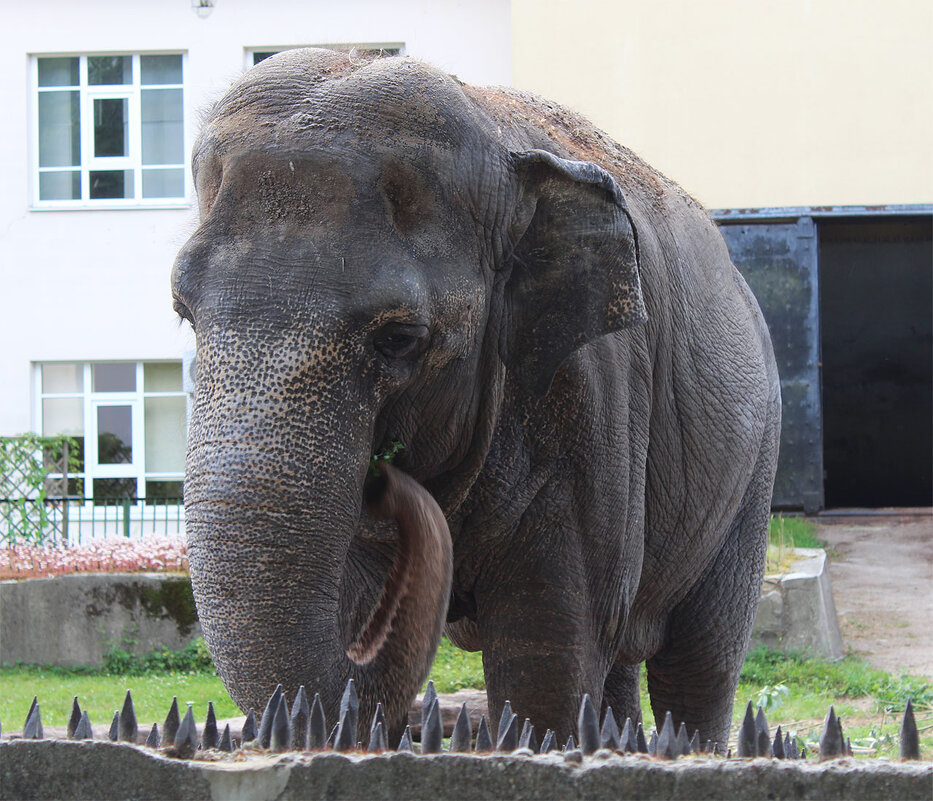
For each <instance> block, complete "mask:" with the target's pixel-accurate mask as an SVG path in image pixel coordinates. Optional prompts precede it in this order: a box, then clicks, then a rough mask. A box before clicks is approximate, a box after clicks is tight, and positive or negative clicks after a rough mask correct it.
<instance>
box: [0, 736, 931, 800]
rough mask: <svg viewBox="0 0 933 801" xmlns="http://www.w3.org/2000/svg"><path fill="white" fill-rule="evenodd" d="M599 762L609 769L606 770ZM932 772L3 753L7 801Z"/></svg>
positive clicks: (493, 789) (792, 781) (362, 793)
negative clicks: (14, 800) (15, 800)
mask: <svg viewBox="0 0 933 801" xmlns="http://www.w3.org/2000/svg"><path fill="white" fill-rule="evenodd" d="M601 757H602V758H601ZM931 788H933V763H929V762H915V763H897V762H889V761H886V760H880V759H879V760H873V761H870V762H869V761H858V760H854V759H841V760H835V761H832V762H824V763H822V764H821V763H815V762H796V761H794V762H785V761H780V760H765V759H755V760H739V759H733V760H722V759H707V758H692V759H690V758H688V759H685V760H683V761H679V762H676V763H671V762H658V761H655V760H653V759H651V758H649V757H643V756H624V757H623V756H618V755H614V754H611V753H609V752H603V753H602V754H597V755H595V756H594V757H590V758H586V759H584V760H582V761H581V762H579V763H574V762H572V761H570V760H566V759H564V757H563V756H562V755H560V754H554V755H547V756H537V757H529V756H521V755H517V754H515V755H494V756H475V755H467V754H442V755H437V756H415V755H413V754H406V753H401V754H385V755H344V754H337V753H333V752H327V753H321V754H314V755H312V754H284V755H277V756H272V755H270V756H264V755H258V756H255V755H249V756H248V755H244V754H239V755H235V756H233V757H224V758H220V759H218V760H217V761H182V760H174V759H169V758H166V757H163V756H161V755H160V754H157V753H153V752H152V751H148V750H146V749H144V748H140V747H136V746H132V745H128V744H125V743H111V742H101V741H96V742H67V741H57V740H12V741H9V742H6V743H2V744H0V801H7V799H9V801H13V799H17V800H19V799H60V801H69V800H70V799H87V798H96V799H131V798H132V799H140V801H143V800H144V799H178V801H189V800H190V801H196V800H200V799H220V798H242V799H253V800H255V801H264V800H265V799H277V800H278V801H290V800H291V799H296V801H297V799H308V798H327V799H334V800H335V801H339V800H340V799H359V798H369V799H376V800H377V801H378V800H379V799H406V801H408V799H437V801H445V800H446V799H451V801H453V799H457V801H470V799H493V798H494V799H544V800H545V801H547V799H579V800H580V801H583V800H584V799H603V798H614V799H623V798H624V799H723V801H729V800H730V799H736V800H737V801H738V799H741V800H742V801H746V799H775V800H776V801H781V800H782V799H788V800H790V799H820V800H821V801H823V800H824V799H825V800H826V801H829V800H830V799H846V800H847V801H861V800H862V799H879V798H897V799H906V800H908V801H909V800H910V799H922V801H929V799H930V797H931Z"/></svg>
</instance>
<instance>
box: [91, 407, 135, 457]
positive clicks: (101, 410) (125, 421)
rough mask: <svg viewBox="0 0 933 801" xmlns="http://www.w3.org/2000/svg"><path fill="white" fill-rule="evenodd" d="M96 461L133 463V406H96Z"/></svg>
mask: <svg viewBox="0 0 933 801" xmlns="http://www.w3.org/2000/svg"><path fill="white" fill-rule="evenodd" d="M97 463H98V464H132V463H133V407H132V406H98V407H97Z"/></svg>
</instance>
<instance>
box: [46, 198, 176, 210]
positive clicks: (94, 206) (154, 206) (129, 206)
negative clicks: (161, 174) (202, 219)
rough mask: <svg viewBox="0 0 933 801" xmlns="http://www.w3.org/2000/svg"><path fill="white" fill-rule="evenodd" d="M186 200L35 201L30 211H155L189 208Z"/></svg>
mask: <svg viewBox="0 0 933 801" xmlns="http://www.w3.org/2000/svg"><path fill="white" fill-rule="evenodd" d="M192 205H193V203H192V202H191V201H188V200H167V201H165V202H158V203H136V202H130V203H126V202H121V203H41V204H39V203H37V204H33V205H32V206H30V207H29V210H30V211H157V210H161V209H190V208H191V207H192Z"/></svg>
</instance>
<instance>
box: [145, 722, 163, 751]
mask: <svg viewBox="0 0 933 801" xmlns="http://www.w3.org/2000/svg"><path fill="white" fill-rule="evenodd" d="M160 742H161V741H160V739H159V724H158V723H153V724H152V728H151V729H149V736H148V737H147V738H146V747H147V748H158V747H159V743H160Z"/></svg>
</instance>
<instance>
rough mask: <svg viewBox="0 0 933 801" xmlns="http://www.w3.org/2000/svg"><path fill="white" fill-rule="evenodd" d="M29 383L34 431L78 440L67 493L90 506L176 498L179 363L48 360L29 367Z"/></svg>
mask: <svg viewBox="0 0 933 801" xmlns="http://www.w3.org/2000/svg"><path fill="white" fill-rule="evenodd" d="M36 381H37V385H38V389H39V392H38V398H39V401H38V409H37V414H38V420H39V423H40V424H39V430H40V431H41V432H42V433H43V434H44V435H53V434H68V435H70V436H72V437H73V438H74V439H75V440H76V441H77V443H78V458H79V462H80V471H79V472H78V473H76V474H74V475H72V476H70V477H69V482H68V494H69V495H73V496H79V497H85V496H86V497H87V498H88V499H89V500H90V499H93V502H94V503H95V504H104V503H108V502H111V503H112V502H113V501H114V500H115V499H119V498H132V499H134V500H136V499H139V498H145V499H146V504H159V503H162V502H164V501H166V500H168V499H177V498H181V496H182V483H183V479H184V469H185V436H186V395H185V392H184V391H183V389H182V365H181V362H180V361H177V362H92V363H81V362H49V363H45V364H39V365H36ZM53 478H54V477H53ZM57 478H60V476H58V477H57Z"/></svg>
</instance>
